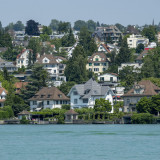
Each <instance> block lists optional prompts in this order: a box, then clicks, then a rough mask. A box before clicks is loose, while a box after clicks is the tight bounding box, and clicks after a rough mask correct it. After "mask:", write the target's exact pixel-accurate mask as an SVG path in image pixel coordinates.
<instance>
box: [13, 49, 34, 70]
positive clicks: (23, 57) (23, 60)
mask: <svg viewBox="0 0 160 160" xmlns="http://www.w3.org/2000/svg"><path fill="white" fill-rule="evenodd" d="M30 53H31V54H32V53H33V51H32V50H31V49H24V50H22V52H21V53H20V54H18V56H17V59H16V67H17V68H22V66H24V67H25V68H27V67H28V61H29V54H30Z"/></svg>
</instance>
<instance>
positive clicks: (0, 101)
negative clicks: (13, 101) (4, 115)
mask: <svg viewBox="0 0 160 160" xmlns="http://www.w3.org/2000/svg"><path fill="white" fill-rule="evenodd" d="M7 93H8V92H7V90H6V89H5V88H3V87H2V84H1V82H0V107H4V102H5V100H6V96H7Z"/></svg>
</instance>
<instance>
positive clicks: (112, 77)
mask: <svg viewBox="0 0 160 160" xmlns="http://www.w3.org/2000/svg"><path fill="white" fill-rule="evenodd" d="M98 80H99V81H104V82H118V74H116V73H105V74H102V75H99V76H98Z"/></svg>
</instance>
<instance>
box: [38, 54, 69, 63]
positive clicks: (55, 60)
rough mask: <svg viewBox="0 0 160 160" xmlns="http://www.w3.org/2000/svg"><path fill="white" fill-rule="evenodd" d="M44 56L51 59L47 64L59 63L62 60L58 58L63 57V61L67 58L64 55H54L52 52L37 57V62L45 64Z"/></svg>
mask: <svg viewBox="0 0 160 160" xmlns="http://www.w3.org/2000/svg"><path fill="white" fill-rule="evenodd" d="M44 58H47V59H49V60H50V61H49V63H45V64H58V63H60V62H58V61H57V60H58V59H61V60H62V61H63V60H66V59H65V58H64V57H60V56H53V55H51V54H45V55H43V56H41V57H40V58H37V62H36V63H39V64H44V63H43V59H44Z"/></svg>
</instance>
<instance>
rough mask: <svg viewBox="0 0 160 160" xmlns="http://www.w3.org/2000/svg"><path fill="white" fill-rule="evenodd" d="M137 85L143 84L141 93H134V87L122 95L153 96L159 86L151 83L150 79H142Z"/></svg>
mask: <svg viewBox="0 0 160 160" xmlns="http://www.w3.org/2000/svg"><path fill="white" fill-rule="evenodd" d="M138 85H141V86H144V92H143V93H142V94H134V88H132V89H131V90H129V91H128V92H127V93H126V94H124V95H123V97H128V96H154V95H156V94H158V91H160V88H159V87H157V86H156V85H155V84H153V83H152V82H151V81H150V80H142V81H140V82H139V83H138Z"/></svg>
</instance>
